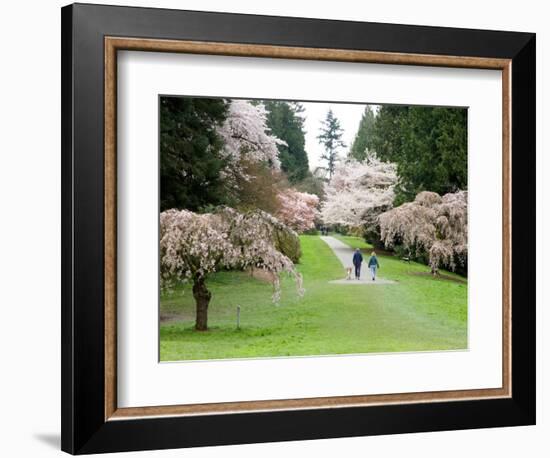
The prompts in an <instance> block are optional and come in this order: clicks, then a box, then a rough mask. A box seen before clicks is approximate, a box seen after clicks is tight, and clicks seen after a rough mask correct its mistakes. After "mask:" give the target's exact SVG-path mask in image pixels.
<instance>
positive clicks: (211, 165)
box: [160, 97, 227, 211]
mask: <svg viewBox="0 0 550 458" xmlns="http://www.w3.org/2000/svg"><path fill="white" fill-rule="evenodd" d="M226 116H227V103H226V102H225V101H224V100H223V99H208V98H198V97H189V98H188V97H162V98H161V100H160V196H161V199H160V208H161V211H163V210H166V209H169V208H180V209H183V208H185V209H188V210H193V211H196V210H201V209H203V208H204V207H206V206H209V205H220V204H223V203H225V196H226V193H225V191H224V183H223V180H222V177H221V175H220V171H221V170H222V169H223V167H224V161H223V160H222V159H221V155H220V154H219V153H220V150H221V148H222V146H223V142H222V139H221V138H220V136H219V135H218V134H217V128H218V127H219V126H220V125H221V123H222V122H223V121H224V120H225V118H226Z"/></svg>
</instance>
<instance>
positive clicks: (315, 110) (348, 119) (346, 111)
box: [301, 102, 365, 171]
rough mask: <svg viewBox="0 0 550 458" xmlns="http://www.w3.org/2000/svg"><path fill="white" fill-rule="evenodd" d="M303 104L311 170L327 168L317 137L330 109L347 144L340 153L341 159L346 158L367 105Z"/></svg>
mask: <svg viewBox="0 0 550 458" xmlns="http://www.w3.org/2000/svg"><path fill="white" fill-rule="evenodd" d="M301 104H302V105H303V107H304V108H305V111H304V113H302V116H304V117H305V123H304V128H305V130H306V152H307V155H308V159H309V168H310V170H311V171H314V170H315V168H316V167H319V166H326V161H322V160H321V158H320V156H321V154H322V153H323V151H324V150H323V146H322V145H321V144H320V143H319V140H317V136H318V135H319V131H320V129H321V122H322V121H323V120H324V119H325V117H326V115H327V112H328V110H329V108H332V111H333V112H334V115H335V116H336V118H338V120H339V121H340V126H341V127H342V130H343V134H342V140H343V141H344V143H345V144H346V148H341V149H340V151H339V153H340V157H342V158H343V157H345V156H346V154H347V152H348V150H349V148H350V147H351V144H352V143H353V139H354V138H355V134H356V133H357V129H358V127H359V122H360V121H361V116H362V115H363V111H364V110H365V105H364V104H352V103H320V102H301Z"/></svg>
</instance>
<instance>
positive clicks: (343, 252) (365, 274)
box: [321, 236, 395, 285]
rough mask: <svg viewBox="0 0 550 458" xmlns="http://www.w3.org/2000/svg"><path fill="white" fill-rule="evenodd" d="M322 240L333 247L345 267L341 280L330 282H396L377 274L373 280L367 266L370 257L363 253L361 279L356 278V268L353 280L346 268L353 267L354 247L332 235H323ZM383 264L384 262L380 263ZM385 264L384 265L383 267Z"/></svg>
mask: <svg viewBox="0 0 550 458" xmlns="http://www.w3.org/2000/svg"><path fill="white" fill-rule="evenodd" d="M321 240H322V241H323V242H325V243H326V244H327V245H328V246H329V247H330V248H331V249H332V251H334V254H335V255H336V257H337V258H338V259H339V260H340V262H341V263H342V266H343V267H344V268H343V269H342V279H341V280H332V281H331V282H329V283H338V284H344V285H389V284H393V283H395V282H394V281H392V280H386V279H385V278H383V277H380V276H379V275H378V274H377V275H376V281H372V280H371V278H370V270H369V268H368V266H367V262H368V257H367V256H365V255H364V254H363V264H362V265H361V277H360V279H359V280H355V269H353V270H352V272H351V276H352V280H347V279H346V275H347V273H346V269H347V268H348V267H352V268H353V262H352V258H353V248H350V247H349V246H348V245H346V244H345V243H344V242H341V241H340V240H338V239H336V238H334V237H332V236H321ZM380 264H382V263H380ZM383 268H384V266H382V269H383ZM379 271H380V270H379Z"/></svg>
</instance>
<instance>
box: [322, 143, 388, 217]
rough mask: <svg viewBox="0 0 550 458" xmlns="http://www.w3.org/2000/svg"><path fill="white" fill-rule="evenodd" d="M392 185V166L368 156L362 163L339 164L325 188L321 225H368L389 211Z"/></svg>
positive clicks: (372, 155) (352, 160)
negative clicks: (322, 223) (379, 215)
mask: <svg viewBox="0 0 550 458" xmlns="http://www.w3.org/2000/svg"><path fill="white" fill-rule="evenodd" d="M396 183H397V172H396V166H395V164H392V163H389V162H382V161H380V160H379V159H378V158H377V157H376V155H374V154H372V153H371V154H369V155H368V156H367V158H366V159H365V160H364V161H363V162H359V161H356V160H354V159H351V160H348V161H347V162H345V163H341V164H339V165H338V166H337V167H336V170H335V172H334V175H333V177H332V179H331V180H330V182H329V183H327V184H326V185H325V195H326V200H325V201H324V202H323V204H322V205H321V219H322V220H323V222H324V223H325V224H339V225H343V226H348V227H359V226H363V225H365V224H369V223H372V222H373V221H374V219H375V217H376V216H377V215H378V214H380V213H382V212H383V211H385V210H387V209H388V208H391V206H392V202H393V199H394V187H395V185H396ZM373 218H374V219H373Z"/></svg>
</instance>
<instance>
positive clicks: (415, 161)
mask: <svg viewBox="0 0 550 458" xmlns="http://www.w3.org/2000/svg"><path fill="white" fill-rule="evenodd" d="M467 124H468V111H467V110H466V109H461V108H442V107H412V106H410V107H409V106H383V107H381V108H380V110H379V112H378V114H377V116H376V121H375V127H374V135H373V141H372V147H373V149H374V151H375V152H376V154H377V156H378V157H379V158H380V159H382V160H384V161H389V162H395V163H396V164H397V173H398V175H399V177H400V182H399V185H398V186H397V187H396V200H395V205H400V204H401V203H403V202H409V201H412V200H414V198H415V196H416V195H417V194H418V193H420V192H422V191H432V192H436V193H438V194H440V195H444V194H447V193H453V192H456V191H458V190H466V189H467V188H468V151H467V145H468V134H467Z"/></svg>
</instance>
